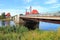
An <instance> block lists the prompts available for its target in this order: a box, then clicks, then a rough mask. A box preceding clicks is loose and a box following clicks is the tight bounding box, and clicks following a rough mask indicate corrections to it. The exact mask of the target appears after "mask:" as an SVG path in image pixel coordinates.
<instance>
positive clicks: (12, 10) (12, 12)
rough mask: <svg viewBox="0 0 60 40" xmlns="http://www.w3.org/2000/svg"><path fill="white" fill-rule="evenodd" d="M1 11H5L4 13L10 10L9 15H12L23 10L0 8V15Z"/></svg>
mask: <svg viewBox="0 0 60 40" xmlns="http://www.w3.org/2000/svg"><path fill="white" fill-rule="evenodd" d="M2 12H5V13H8V12H10V13H11V15H12V16H14V15H18V14H20V13H23V10H19V9H17V10H16V9H4V10H2V9H0V15H1V13H2Z"/></svg>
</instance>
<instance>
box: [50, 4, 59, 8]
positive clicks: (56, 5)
mask: <svg viewBox="0 0 60 40" xmlns="http://www.w3.org/2000/svg"><path fill="white" fill-rule="evenodd" d="M59 7H60V4H54V5H53V6H52V7H51V8H59Z"/></svg>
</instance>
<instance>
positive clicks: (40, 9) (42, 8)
mask: <svg viewBox="0 0 60 40" xmlns="http://www.w3.org/2000/svg"><path fill="white" fill-rule="evenodd" d="M29 7H30V6H28V7H26V8H27V9H28V10H29ZM32 9H36V10H38V12H39V13H42V12H47V11H48V8H45V7H41V6H32Z"/></svg>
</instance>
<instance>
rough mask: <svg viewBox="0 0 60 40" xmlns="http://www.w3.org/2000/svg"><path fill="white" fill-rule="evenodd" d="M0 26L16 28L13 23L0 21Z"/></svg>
mask: <svg viewBox="0 0 60 40" xmlns="http://www.w3.org/2000/svg"><path fill="white" fill-rule="evenodd" d="M1 26H16V25H15V23H14V21H1V20H0V27H1Z"/></svg>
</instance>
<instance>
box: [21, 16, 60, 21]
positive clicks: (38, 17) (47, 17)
mask: <svg viewBox="0 0 60 40" xmlns="http://www.w3.org/2000/svg"><path fill="white" fill-rule="evenodd" d="M20 17H21V18H35V19H52V20H60V16H20Z"/></svg>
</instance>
